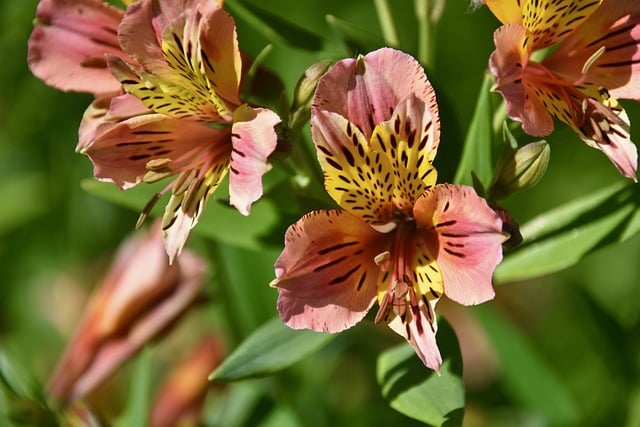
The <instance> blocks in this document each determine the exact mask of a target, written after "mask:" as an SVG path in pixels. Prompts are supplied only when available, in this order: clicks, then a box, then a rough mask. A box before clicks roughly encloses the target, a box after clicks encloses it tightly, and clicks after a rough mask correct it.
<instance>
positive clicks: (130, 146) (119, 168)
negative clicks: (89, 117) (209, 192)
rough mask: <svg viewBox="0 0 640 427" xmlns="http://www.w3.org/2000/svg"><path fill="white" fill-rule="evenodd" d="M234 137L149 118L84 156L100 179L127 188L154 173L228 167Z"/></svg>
mask: <svg viewBox="0 0 640 427" xmlns="http://www.w3.org/2000/svg"><path fill="white" fill-rule="evenodd" d="M229 137H230V132H229V129H212V128H210V127H208V126H206V125H203V124H201V123H199V122H194V121H189V120H179V119H171V118H168V117H166V116H163V115H159V114H147V115H144V116H138V117H134V118H131V119H128V120H125V121H124V122H122V123H119V124H117V125H115V126H113V127H111V128H109V129H108V130H107V131H105V132H104V133H102V134H100V135H99V136H98V137H97V138H96V140H95V141H93V142H92V143H91V144H89V146H88V147H87V148H86V149H85V150H84V153H85V154H87V155H88V156H89V157H90V158H91V161H92V162H93V165H94V175H95V176H96V178H98V179H101V180H104V181H110V182H113V183H115V184H116V185H118V186H119V187H120V188H122V189H127V188H130V187H132V186H134V185H136V184H137V183H139V182H140V181H142V179H143V177H144V176H145V174H146V173H147V172H149V171H154V170H156V171H157V172H162V171H169V172H171V174H174V173H179V172H181V171H184V170H190V169H193V168H197V167H199V166H200V165H201V164H202V163H203V162H205V161H207V162H209V163H211V164H218V163H225V164H226V163H227V162H228V159H229V156H230V152H231V147H230V144H229V143H228V140H229ZM160 163H162V165H160ZM160 166H161V167H160Z"/></svg>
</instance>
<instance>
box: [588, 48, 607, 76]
mask: <svg viewBox="0 0 640 427" xmlns="http://www.w3.org/2000/svg"><path fill="white" fill-rule="evenodd" d="M606 50H607V48H606V47H605V46H602V47H601V48H600V49H598V50H596V51H595V52H593V55H591V56H590V57H589V59H587V60H586V61H585V63H584V65H583V66H582V75H585V74H587V72H588V71H589V68H591V67H592V66H593V64H594V63H595V62H596V61H597V60H598V59H599V58H600V57H601V56H602V55H603V54H604V52H605V51H606Z"/></svg>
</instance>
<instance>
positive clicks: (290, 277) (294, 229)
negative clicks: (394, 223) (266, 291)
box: [272, 211, 389, 332]
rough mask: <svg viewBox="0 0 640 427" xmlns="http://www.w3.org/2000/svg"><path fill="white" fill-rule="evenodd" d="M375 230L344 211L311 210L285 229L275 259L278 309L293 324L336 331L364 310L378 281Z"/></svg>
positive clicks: (383, 244)
mask: <svg viewBox="0 0 640 427" xmlns="http://www.w3.org/2000/svg"><path fill="white" fill-rule="evenodd" d="M388 244H389V241H388V235H385V234H380V233H378V232H376V231H375V230H373V229H372V228H371V227H370V226H369V225H367V224H366V223H365V222H363V221H361V220H360V219H359V218H357V217H355V216H353V215H351V214H349V213H348V212H345V211H315V212H311V213H309V214H307V215H305V216H304V217H302V218H301V219H300V220H299V221H298V222H296V223H295V224H293V225H292V226H291V227H289V229H288V230H287V233H286V235H285V248H284V251H283V252H282V254H281V255H280V257H279V258H278V260H277V261H276V264H275V268H276V279H275V280H274V281H273V283H272V286H275V287H277V288H278V312H279V313H280V317H281V318H282V320H283V321H284V322H285V323H286V324H287V325H289V326H290V327H292V328H294V329H303V328H307V329H312V330H315V331H325V332H339V331H342V330H344V329H347V328H349V327H351V326H353V325H354V324H356V323H357V322H359V321H360V320H361V319H362V318H363V317H364V316H365V314H366V313H367V311H368V310H369V308H370V307H371V305H372V304H373V302H374V301H375V297H376V290H377V289H378V287H379V286H381V285H380V283H379V282H380V280H381V278H380V276H382V274H381V272H380V269H379V268H378V266H377V265H376V264H375V262H374V258H375V257H376V255H378V254H380V253H382V252H384V251H385V250H387V247H388Z"/></svg>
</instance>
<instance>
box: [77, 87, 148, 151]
mask: <svg viewBox="0 0 640 427" xmlns="http://www.w3.org/2000/svg"><path fill="white" fill-rule="evenodd" d="M150 112H151V111H149V110H148V109H147V108H146V107H145V106H144V105H143V104H142V103H141V102H140V100H139V99H138V98H136V97H135V96H133V95H129V94H124V95H120V96H113V95H106V96H101V97H99V98H96V99H94V101H93V102H92V103H91V105H89V107H88V108H87V109H86V110H85V112H84V115H83V116H82V121H81V122H80V129H79V130H78V137H79V138H78V145H77V146H76V151H79V152H84V150H85V149H86V148H87V147H88V146H89V145H90V144H91V143H92V142H93V141H94V140H95V139H96V138H97V136H98V135H100V134H101V133H103V132H106V131H107V129H109V128H111V127H113V126H115V125H117V124H118V123H121V122H123V121H125V120H127V119H130V118H132V117H135V116H142V115H144V114H148V113H150Z"/></svg>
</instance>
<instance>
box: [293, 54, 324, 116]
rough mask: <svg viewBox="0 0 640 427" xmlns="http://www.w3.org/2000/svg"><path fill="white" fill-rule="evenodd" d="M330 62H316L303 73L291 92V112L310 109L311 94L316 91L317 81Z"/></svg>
mask: <svg viewBox="0 0 640 427" xmlns="http://www.w3.org/2000/svg"><path fill="white" fill-rule="evenodd" d="M331 64H332V62H331V61H329V60H324V61H320V62H316V63H315V64H313V65H312V66H310V67H309V68H307V70H306V71H305V72H304V74H303V75H302V77H300V80H298V83H297V84H296V88H295V90H294V92H293V105H292V106H291V110H292V111H295V110H298V109H300V108H305V107H306V108H310V107H311V100H312V98H313V93H314V92H315V91H316V86H317V85H318V80H320V77H322V76H323V75H324V73H326V72H327V70H328V69H329V67H330V66H331Z"/></svg>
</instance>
